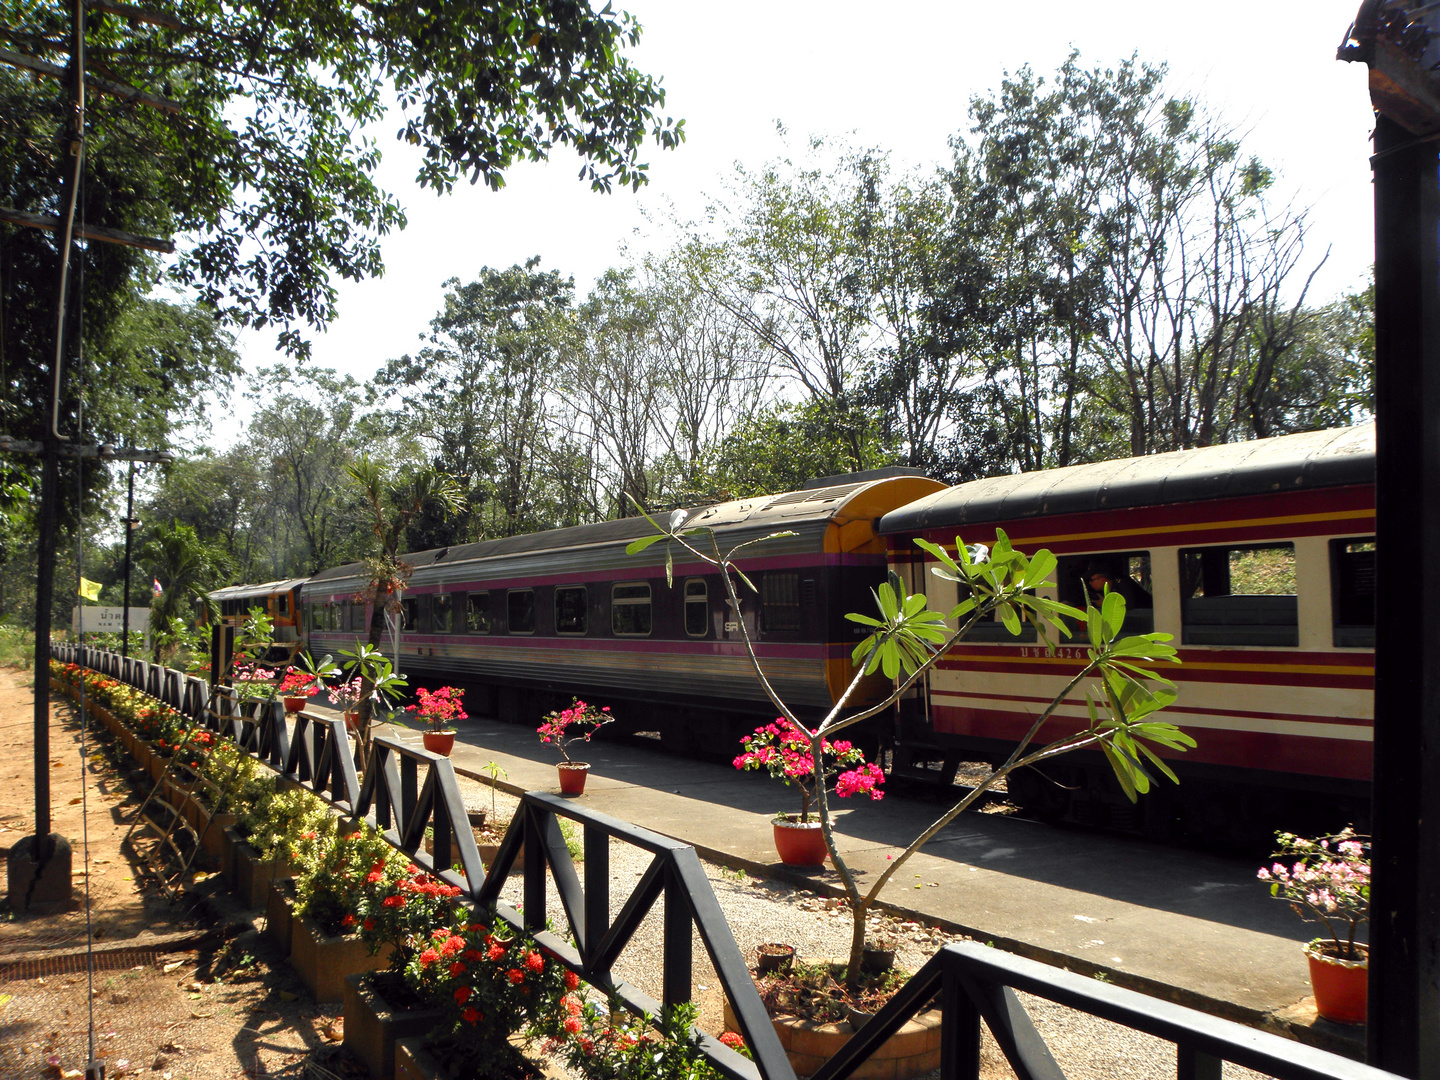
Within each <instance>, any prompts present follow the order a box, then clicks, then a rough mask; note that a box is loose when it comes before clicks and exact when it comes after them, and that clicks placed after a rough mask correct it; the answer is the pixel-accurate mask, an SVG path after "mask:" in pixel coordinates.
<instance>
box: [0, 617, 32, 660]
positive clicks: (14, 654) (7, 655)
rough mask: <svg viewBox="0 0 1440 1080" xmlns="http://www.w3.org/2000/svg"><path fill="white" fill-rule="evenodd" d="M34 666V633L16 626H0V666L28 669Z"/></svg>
mask: <svg viewBox="0 0 1440 1080" xmlns="http://www.w3.org/2000/svg"><path fill="white" fill-rule="evenodd" d="M34 666H35V634H34V633H33V632H32V631H29V630H21V629H20V628H19V627H18V626H0V667H8V668H19V669H20V670H22V671H29V670H30V669H31V668H32V667H34Z"/></svg>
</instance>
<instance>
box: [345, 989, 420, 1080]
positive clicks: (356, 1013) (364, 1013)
mask: <svg viewBox="0 0 1440 1080" xmlns="http://www.w3.org/2000/svg"><path fill="white" fill-rule="evenodd" d="M444 1015H445V1014H444V1013H442V1012H441V1011H440V1010H439V1009H396V1008H395V1007H394V1006H392V1005H391V1004H390V1003H389V1002H388V1001H386V1000H385V998H384V997H383V996H382V995H381V993H380V991H379V990H378V989H377V987H376V973H374V972H366V973H364V974H361V975H347V976H345V1046H346V1048H347V1049H349V1050H350V1051H351V1052H352V1053H354V1054H355V1056H356V1057H358V1058H359V1059H360V1060H361V1061H362V1062H364V1063H365V1068H366V1069H367V1070H369V1072H370V1076H371V1080H394V1076H395V1041H396V1040H397V1039H404V1038H408V1037H410V1036H412V1035H422V1036H423V1035H425V1034H427V1033H428V1032H429V1031H430V1029H431V1028H433V1027H434V1026H435V1025H436V1024H438V1023H440V1021H441V1019H442V1018H443V1017H444Z"/></svg>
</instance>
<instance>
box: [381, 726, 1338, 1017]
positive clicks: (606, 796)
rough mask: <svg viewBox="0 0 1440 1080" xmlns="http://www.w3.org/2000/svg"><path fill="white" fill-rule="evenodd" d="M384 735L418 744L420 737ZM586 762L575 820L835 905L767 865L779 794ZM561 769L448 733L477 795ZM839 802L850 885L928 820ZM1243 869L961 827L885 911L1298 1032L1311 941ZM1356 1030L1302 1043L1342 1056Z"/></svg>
mask: <svg viewBox="0 0 1440 1080" xmlns="http://www.w3.org/2000/svg"><path fill="white" fill-rule="evenodd" d="M395 734H396V735H397V736H398V737H399V738H401V739H402V740H405V741H411V740H413V741H415V742H416V743H418V742H419V741H420V733H419V732H418V731H404V730H400V731H396V732H395ZM577 756H578V755H577ZM584 757H585V758H587V759H588V760H589V761H590V762H591V772H590V777H589V780H588V782H587V785H586V788H585V794H584V795H583V796H581V797H579V799H578V800H577V802H578V803H579V804H580V805H583V806H586V807H588V808H592V809H595V810H600V811H603V812H604V813H607V814H610V815H612V816H614V817H618V818H621V819H623V820H625V821H629V822H633V823H635V824H637V825H642V826H644V827H646V828H648V829H652V830H654V831H656V832H659V833H663V834H665V835H668V836H672V837H674V838H676V839H680V840H684V841H686V842H687V843H690V844H692V845H694V847H695V848H696V849H697V850H698V851H699V852H700V854H701V855H702V856H703V857H705V858H706V859H709V860H712V861H716V862H719V863H722V864H725V865H729V866H732V867H740V868H744V869H745V871H746V872H747V873H750V874H758V875H762V876H768V877H774V878H784V879H789V880H791V881H793V882H795V883H803V884H805V885H807V886H808V887H811V888H814V889H815V890H817V891H819V892H821V893H830V894H833V895H840V890H839V885H838V876H837V875H836V874H835V873H834V872H833V871H824V872H821V871H816V872H813V873H806V872H803V871H797V870H796V869H795V868H792V867H785V866H783V865H781V864H780V863H779V862H778V861H777V859H776V855H775V846H774V841H773V839H772V833H771V827H770V819H771V817H772V816H773V815H774V813H775V812H776V811H777V810H780V809H785V810H795V809H798V808H799V806H798V803H799V800H798V797H797V796H796V795H795V793H794V792H793V791H792V790H791V789H787V788H784V787H782V786H781V785H780V784H779V783H777V782H775V781H773V780H771V779H769V778H768V777H766V776H762V775H759V774H755V773H741V772H738V771H736V770H735V769H734V768H732V767H730V766H728V765H725V764H720V763H708V762H697V761H691V760H687V759H684V758H679V757H676V756H674V755H672V754H669V753H666V752H665V751H663V750H661V749H660V748H659V745H658V743H657V745H656V747H655V748H654V749H653V750H652V749H649V748H647V747H644V746H636V745H633V744H615V743H604V742H595V743H591V744H590V745H589V746H587V747H584ZM557 759H558V755H557V754H556V752H555V751H553V750H552V749H551V748H549V747H544V746H541V745H540V742H539V739H538V737H537V736H536V735H535V733H534V732H533V731H532V730H530V729H529V728H527V727H523V726H517V725H511V724H504V723H499V722H496V721H489V720H484V719H476V718H472V719H471V720H469V721H467V722H465V723H463V724H462V725H461V727H460V733H459V737H458V739H457V741H456V745H455V751H454V754H453V755H452V761H453V762H454V764H455V766H456V767H457V769H459V770H461V771H463V772H465V773H467V774H471V775H475V776H477V777H480V778H482V779H488V777H486V774H484V772H483V766H484V765H485V764H486V763H487V762H491V761H493V762H496V763H497V764H499V765H500V766H501V768H503V769H504V770H505V772H506V773H507V774H508V776H507V777H506V778H505V779H503V780H502V781H501V787H502V788H503V789H505V790H508V791H511V792H514V793H519V792H522V791H527V790H545V791H558V790H559V782H558V778H557V774H556V770H555V763H556V761H557ZM837 801H838V804H839V807H840V810H839V813H838V814H837V820H838V839H839V845H840V851H841V854H842V856H844V857H845V858H846V860H847V862H848V863H849V864H850V865H851V866H853V867H855V868H856V869H857V870H858V871H859V873H860V879H861V881H862V882H864V881H873V880H874V879H875V877H876V876H877V875H878V874H880V873H883V872H884V869H885V867H886V866H887V864H888V861H889V860H890V859H891V858H893V857H894V856H895V855H898V854H899V853H900V852H901V851H903V850H904V846H905V844H907V843H908V842H909V840H910V839H912V838H913V837H915V836H917V835H918V834H919V833H920V832H922V831H923V830H924V829H925V828H926V827H927V826H928V825H930V824H931V823H932V822H933V821H934V820H935V819H936V818H937V817H938V816H939V815H940V813H941V811H942V807H940V806H939V804H932V803H928V802H924V801H918V800H912V799H906V798H903V797H898V798H897V797H891V798H886V799H885V800H883V801H881V802H878V803H875V802H871V801H870V800H869V799H856V800H837ZM1255 869H1256V867H1255V865H1254V864H1253V861H1252V860H1248V859H1247V860H1244V861H1240V860H1227V859H1225V858H1222V857H1219V856H1216V855H1210V854H1206V853H1202V852H1195V851H1189V850H1182V849H1178V848H1169V847H1163V846H1159V845H1155V844H1151V843H1147V842H1145V841H1141V840H1130V839H1122V838H1119V837H1113V836H1104V835H1098V834H1092V833H1085V832H1080V831H1075V830H1070V829H1065V828H1057V827H1052V826H1047V825H1041V824H1036V823H1033V822H1028V821H1018V820H1014V819H1012V818H1007V817H1003V816H998V815H987V814H979V813H967V814H965V815H962V816H961V817H960V818H959V819H957V820H956V821H954V822H952V823H950V824H949V825H947V826H946V827H945V828H944V829H943V830H942V831H941V832H940V833H939V834H938V835H937V836H936V837H935V838H934V839H933V840H932V841H931V842H930V844H929V845H927V847H926V848H924V849H923V850H922V851H921V852H920V853H918V854H917V855H916V856H914V857H913V858H911V859H910V861H909V862H907V863H906V864H905V866H904V867H903V868H902V869H901V870H900V872H899V873H898V874H897V875H896V878H895V879H894V880H892V881H891V882H890V883H889V884H888V885H887V887H886V890H885V892H884V893H883V894H882V900H883V902H884V903H885V905H886V906H887V907H889V908H891V909H892V910H896V911H899V912H902V913H905V914H908V915H909V917H911V918H915V919H917V920H918V921H923V922H925V923H927V924H930V925H939V926H941V927H943V928H945V929H946V930H948V931H951V932H960V933H966V934H969V935H971V936H973V937H974V938H976V939H977V940H980V941H986V942H994V943H995V944H996V945H998V946H1001V947H1003V948H1006V949H1009V950H1011V951H1014V952H1018V953H1021V954H1023V955H1028V956H1031V957H1034V958H1036V959H1040V960H1044V961H1047V962H1049V963H1054V964H1057V965H1060V966H1063V967H1068V968H1070V969H1071V970H1074V971H1080V972H1085V973H1091V974H1094V973H1103V977H1106V978H1108V979H1110V980H1111V981H1113V982H1115V983H1118V984H1122V985H1128V986H1130V987H1132V988H1135V989H1138V990H1142V991H1144V992H1147V993H1152V994H1155V995H1156V996H1160V997H1164V998H1166V999H1169V1000H1172V1001H1176V1002H1179V1003H1181V1004H1187V1005H1191V1006H1194V1007H1196V1008H1200V1009H1203V1010H1205V1011H1207V1012H1210V1013H1212V1014H1216V1015H1221V1016H1226V1017H1229V1018H1231V1019H1236V1020H1240V1021H1242V1022H1246V1023H1250V1024H1260V1025H1264V1026H1269V1027H1273V1028H1276V1029H1284V1030H1292V1031H1294V1030H1295V1029H1296V1028H1297V1027H1306V1028H1308V1027H1310V1026H1312V1025H1311V1024H1310V1022H1309V1021H1308V1020H1307V1019H1306V1009H1305V1007H1304V1005H1303V1002H1304V1000H1305V999H1307V998H1308V997H1309V996H1310V985H1309V976H1308V973H1307V969H1306V965H1305V959H1304V957H1303V955H1302V954H1301V951H1300V946H1301V944H1302V943H1303V942H1305V941H1308V940H1310V939H1311V938H1312V937H1314V935H1315V931H1314V928H1313V927H1311V926H1309V925H1307V924H1304V923H1301V922H1300V920H1299V919H1297V918H1296V917H1295V916H1294V914H1293V913H1292V912H1291V911H1290V909H1289V908H1288V907H1287V906H1286V905H1284V904H1282V903H1280V902H1278V901H1276V900H1274V899H1272V898H1271V897H1270V895H1269V892H1268V890H1267V889H1266V888H1265V887H1264V886H1263V885H1261V883H1260V882H1259V881H1257V880H1256V878H1255ZM1310 1016H1311V1017H1313V1012H1312V1013H1310ZM1321 1025H1322V1027H1324V1028H1330V1027H1337V1026H1335V1025H1329V1024H1328V1023H1326V1022H1324V1021H1322V1022H1321ZM1359 1031H1360V1029H1356V1031H1355V1032H1354V1033H1352V1032H1348V1031H1345V1030H1344V1029H1338V1030H1336V1031H1334V1032H1329V1033H1328V1034H1327V1033H1325V1032H1316V1033H1315V1034H1316V1035H1319V1036H1321V1037H1320V1038H1318V1039H1317V1038H1313V1037H1312V1038H1307V1040H1306V1041H1319V1042H1322V1043H1326V1044H1329V1043H1335V1042H1339V1043H1347V1042H1350V1041H1352V1040H1353V1039H1354V1038H1359V1037H1361V1036H1360V1035H1359V1034H1358V1033H1359Z"/></svg>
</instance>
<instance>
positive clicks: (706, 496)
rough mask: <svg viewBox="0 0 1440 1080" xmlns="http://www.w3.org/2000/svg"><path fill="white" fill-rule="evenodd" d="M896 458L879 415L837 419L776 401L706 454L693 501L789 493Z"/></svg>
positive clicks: (895, 448)
mask: <svg viewBox="0 0 1440 1080" xmlns="http://www.w3.org/2000/svg"><path fill="white" fill-rule="evenodd" d="M857 444H858V448H859V454H860V458H859V461H858V462H857V461H856V460H855V452H856V446H857ZM898 457H899V447H898V446H897V445H896V444H895V443H894V442H893V441H891V440H890V439H889V438H887V435H886V433H885V432H884V431H883V430H882V428H881V425H880V422H879V418H877V417H875V416H873V415H871V414H869V413H866V412H864V411H863V410H860V409H856V410H855V411H854V412H853V413H851V414H850V415H848V416H846V417H845V418H844V419H843V420H842V421H840V422H838V423H837V422H835V421H833V420H832V419H831V417H830V415H829V413H828V411H827V410H826V409H825V408H824V407H823V406H820V405H818V404H815V403H813V402H806V403H804V404H796V403H791V404H785V405H776V406H772V407H770V408H767V409H762V410H760V411H759V412H758V413H756V414H755V415H754V416H753V417H752V418H751V419H750V420H749V421H747V422H745V423H743V424H740V425H739V426H738V427H737V428H736V429H735V430H734V431H732V432H731V433H730V434H729V435H727V436H726V437H725V439H724V441H723V442H722V443H721V444H720V446H719V447H718V448H717V449H716V450H715V451H714V452H713V453H711V454H710V455H708V456H707V457H706V459H705V471H704V472H702V473H701V474H700V476H699V478H698V479H697V480H696V482H695V490H696V492H697V493H699V494H701V495H702V496H703V497H702V498H700V499H698V500H696V501H698V502H710V501H714V500H719V499H743V498H747V497H750V496H753V495H766V494H772V493H774V492H777V491H793V490H795V489H796V488H798V487H800V486H801V485H802V484H804V483H805V481H807V480H813V479H815V478H816V477H820V476H836V475H839V474H841V473H848V472H853V471H855V469H856V468H857V466H858V468H860V469H861V470H864V469H875V468H879V467H881V466H883V465H893V464H895V463H896V460H897V458H898Z"/></svg>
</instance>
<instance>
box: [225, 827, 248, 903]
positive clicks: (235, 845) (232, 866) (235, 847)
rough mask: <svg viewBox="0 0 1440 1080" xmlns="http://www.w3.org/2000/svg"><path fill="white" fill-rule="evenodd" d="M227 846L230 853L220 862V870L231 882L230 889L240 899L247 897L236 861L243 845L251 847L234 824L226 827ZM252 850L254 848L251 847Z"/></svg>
mask: <svg viewBox="0 0 1440 1080" xmlns="http://www.w3.org/2000/svg"><path fill="white" fill-rule="evenodd" d="M225 846H226V848H228V849H229V855H228V856H227V857H226V859H225V860H224V861H223V862H221V864H220V872H221V873H222V874H224V875H225V880H226V881H228V882H229V883H230V891H231V892H233V893H234V894H235V895H236V896H237V897H239V898H240V899H242V900H243V899H245V894H244V893H243V892H241V890H240V871H239V868H238V867H237V865H236V863H237V860H236V853H237V852H239V850H240V849H241V848H242V847H250V845H249V844H247V843H246V842H245V838H244V837H243V836H241V835H240V830H239V829H237V828H235V826H234V825H233V824H231V825H228V826H226V828H225ZM250 850H252V851H253V850H254V848H251V849H250Z"/></svg>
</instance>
